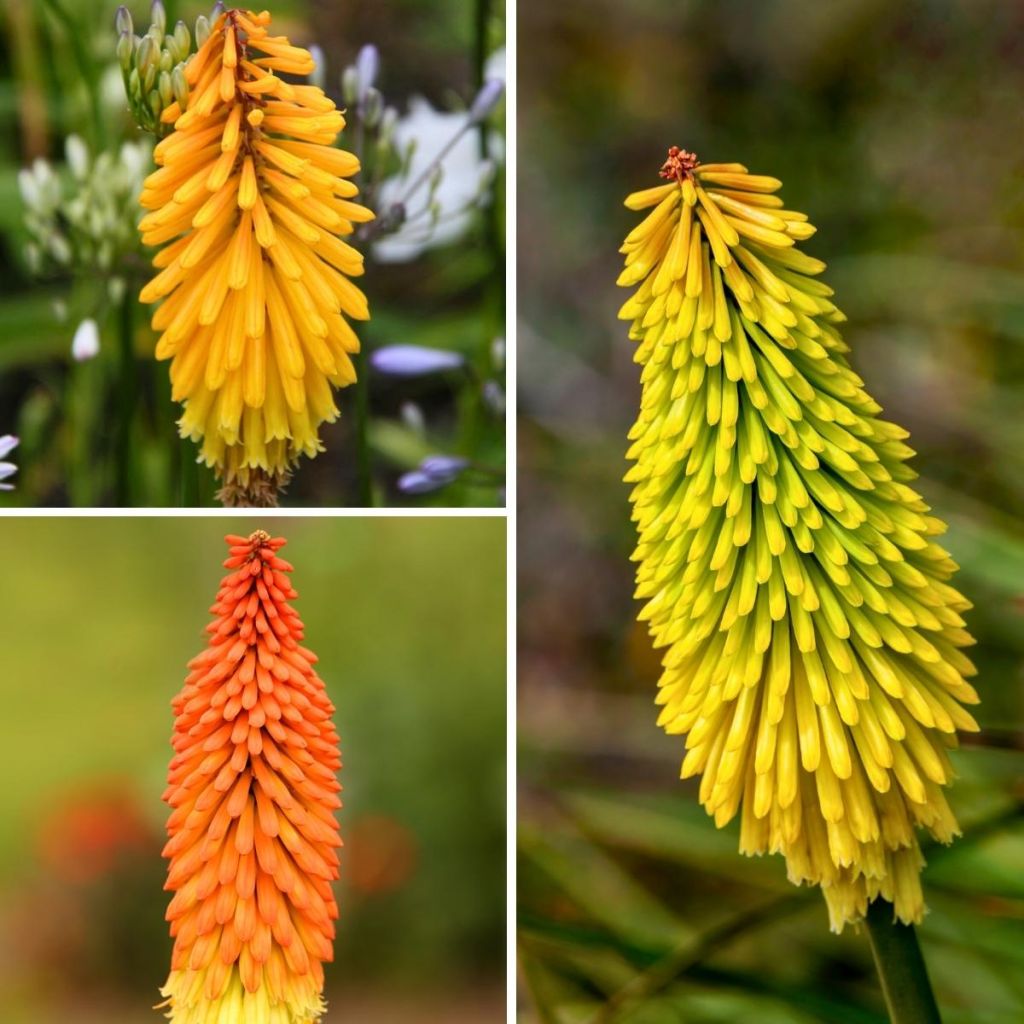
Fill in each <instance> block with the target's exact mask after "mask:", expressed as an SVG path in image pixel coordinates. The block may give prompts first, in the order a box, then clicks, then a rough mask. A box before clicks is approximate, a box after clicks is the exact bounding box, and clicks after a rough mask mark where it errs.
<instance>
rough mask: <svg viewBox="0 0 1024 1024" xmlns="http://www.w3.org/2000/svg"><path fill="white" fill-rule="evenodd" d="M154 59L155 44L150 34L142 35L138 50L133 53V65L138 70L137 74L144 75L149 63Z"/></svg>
mask: <svg viewBox="0 0 1024 1024" xmlns="http://www.w3.org/2000/svg"><path fill="white" fill-rule="evenodd" d="M155 59H156V46H155V44H154V43H153V37H152V36H148V35H147V36H143V37H142V42H141V43H139V49H138V52H137V53H136V55H135V66H136V67H137V68H138V70H139V75H140V76H142V75H145V73H146V71H147V69H148V68H149V66H150V64H152V63H153V61H154V60H155Z"/></svg>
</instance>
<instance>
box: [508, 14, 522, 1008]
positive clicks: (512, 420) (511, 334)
mask: <svg viewBox="0 0 1024 1024" xmlns="http://www.w3.org/2000/svg"><path fill="white" fill-rule="evenodd" d="M517 28H518V26H517V24H516V0H508V2H507V3H506V4H505V68H506V71H505V83H506V85H505V138H506V142H505V152H506V159H505V182H506V184H505V225H506V227H505V350H506V352H507V357H506V361H505V380H506V386H505V390H506V395H507V401H506V407H505V466H506V469H505V477H506V484H505V508H506V514H507V520H508V521H507V524H506V530H505V548H506V554H507V559H508V562H507V566H508V567H507V569H506V588H507V594H508V597H507V604H506V614H507V620H506V621H507V625H506V627H505V648H506V651H507V652H508V679H507V682H506V698H507V704H506V712H505V772H506V775H505V780H506V782H505V785H506V789H505V811H506V826H505V827H506V832H505V873H506V879H507V881H506V886H507V891H506V908H505V928H506V939H505V986H506V988H505V995H506V1005H507V1014H506V1018H507V1022H508V1024H514V1022H515V1020H516V989H517V985H516V978H517V975H516V877H517V876H516V820H517V813H516V810H517V809H516V780H517V762H516V733H517V730H516V652H517V643H516V527H517V522H518V516H517V512H516V503H517V492H518V473H517V470H518V467H517V463H516V451H517V447H516V398H517V394H518V389H517V388H516V380H517V376H516V363H517V356H518V347H519V346H518V343H517V340H516V339H517V335H516V311H517V308H518V306H517V302H516V269H517V267H516V251H517V249H516V242H517V234H518V231H517V228H518V221H517V219H516V188H517V182H518V176H517V174H516V164H517V160H518V139H517V131H516V129H517V119H516V113H517V108H518V95H517V77H518V76H517V72H518V60H517V43H518V40H517Z"/></svg>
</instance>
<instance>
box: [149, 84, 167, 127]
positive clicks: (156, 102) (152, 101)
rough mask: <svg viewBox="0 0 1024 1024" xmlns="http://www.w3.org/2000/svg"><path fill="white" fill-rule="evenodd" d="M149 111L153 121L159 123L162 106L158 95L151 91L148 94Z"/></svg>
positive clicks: (154, 90)
mask: <svg viewBox="0 0 1024 1024" xmlns="http://www.w3.org/2000/svg"><path fill="white" fill-rule="evenodd" d="M149 109H150V110H151V111H152V112H153V119H154V120H155V121H156V123H157V124H159V123H160V115H161V114H162V113H163V110H164V104H163V100H161V99H160V93H159V92H157V91H156V89H153V90H152V91H151V92H150V94H149Z"/></svg>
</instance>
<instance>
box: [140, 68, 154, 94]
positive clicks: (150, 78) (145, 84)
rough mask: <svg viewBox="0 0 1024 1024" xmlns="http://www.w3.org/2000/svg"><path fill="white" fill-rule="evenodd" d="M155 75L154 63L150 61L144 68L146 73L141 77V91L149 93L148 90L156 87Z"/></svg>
mask: <svg viewBox="0 0 1024 1024" xmlns="http://www.w3.org/2000/svg"><path fill="white" fill-rule="evenodd" d="M156 74H157V66H156V63H155V62H154V61H150V63H149V66H148V67H147V68H146V73H145V74H144V75H143V76H142V91H143V92H149V91H150V89H152V88H153V86H154V85H156Z"/></svg>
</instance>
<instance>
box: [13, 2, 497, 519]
mask: <svg viewBox="0 0 1024 1024" xmlns="http://www.w3.org/2000/svg"><path fill="white" fill-rule="evenodd" d="M117 6H118V5H117V3H116V2H115V0H38V2H34V3H23V2H21V0H3V2H2V3H0V28H2V31H0V324H2V325H3V326H2V329H0V436H3V435H7V434H11V435H15V436H17V437H19V438H20V445H19V447H18V448H17V450H16V451H15V452H14V454H13V455H12V456H11V461H12V462H13V463H14V464H16V465H17V466H18V472H17V474H16V475H15V476H13V477H12V478H10V479H9V480H8V482H9V483H13V484H14V485H15V490H14V491H13V492H12V493H11V494H7V495H4V496H3V497H2V499H0V502H2V504H3V505H8V506H9V505H23V506H35V505H65V504H72V505H134V506H176V505H210V504H213V503H214V502H215V499H214V495H215V492H216V489H217V488H216V484H215V482H214V479H213V475H212V473H211V472H210V471H209V470H207V469H206V468H205V467H200V466H196V465H195V454H196V447H195V445H194V444H192V443H191V442H185V441H180V440H179V439H178V436H177V429H176V426H175V423H176V420H177V418H178V416H179V415H180V411H181V410H180V406H178V405H177V403H172V402H171V400H170V385H169V381H168V364H167V363H157V362H156V361H155V360H154V359H153V348H154V345H155V340H156V339H155V336H154V334H153V332H152V331H151V330H150V328H149V319H150V315H151V312H152V310H151V308H149V307H143V306H142V305H141V304H140V303H138V302H137V301H136V297H137V295H138V292H139V289H140V288H141V286H142V284H143V283H144V282H145V281H146V280H148V277H149V276H150V275H151V273H152V271H151V269H150V267H149V262H150V259H151V258H152V253H151V252H148V251H147V250H145V249H144V248H143V247H142V246H141V243H140V242H139V240H138V232H137V231H136V229H135V225H136V224H137V222H138V220H139V219H140V216H141V211H140V209H139V207H138V203H137V197H138V192H139V188H140V186H141V182H142V179H143V178H144V177H145V175H146V174H147V173H148V172H149V170H150V169H151V168H152V158H151V149H152V141H153V140H152V136H150V135H148V134H146V133H143V132H141V131H139V129H137V128H136V127H135V125H134V122H133V121H132V120H131V117H130V115H129V112H128V105H127V102H126V100H125V94H124V86H123V83H122V76H121V69H120V67H119V66H118V62H117V58H116V56H115V44H116V42H117V38H118V37H117V33H116V32H115V28H114V15H115V11H116V9H117ZM127 7H128V8H129V9H130V11H131V14H132V16H133V20H134V30H135V34H137V35H144V34H145V33H146V32H147V29H148V28H149V25H150V22H151V16H150V3H149V0H133V2H130V3H128V4H127ZM164 8H165V9H166V13H167V26H168V30H170V31H173V27H174V25H175V22H176V19H179V18H180V19H183V20H184V22H185V23H186V26H187V27H188V28H189V30H190V31H192V30H193V29H194V25H195V19H196V17H197V15H199V14H201V13H205V14H209V13H210V4H209V3H196V2H193V0H165V3H164ZM270 10H271V13H272V15H273V17H274V28H275V30H276V31H278V32H280V33H283V34H285V35H287V36H289V37H290V38H291V40H292V41H293V42H294V43H295V44H296V45H302V46H311V45H316V46H318V47H319V48H320V59H321V69H322V70H321V77H322V81H321V84H322V86H323V88H324V89H325V90H326V91H327V93H328V94H329V95H330V96H331V97H332V98H333V99H334V100H335V101H336V102H337V103H338V104H339V106H344V103H343V98H342V89H341V76H342V73H343V70H344V69H345V67H346V66H348V65H351V64H352V63H353V62H354V61H355V59H356V56H357V54H358V52H359V50H360V49H361V48H362V47H363V46H364V45H367V44H373V45H374V46H376V48H377V52H378V55H379V70H378V72H377V75H376V78H375V86H376V88H377V89H378V90H379V91H380V93H381V94H382V103H381V104H380V106H379V107H378V109H377V116H378V118H379V120H378V123H377V124H376V125H375V126H373V125H369V124H368V125H367V126H366V130H363V128H362V127H359V126H357V122H360V124H361V121H360V118H358V117H356V115H355V114H352V116H351V117H350V127H349V129H348V130H346V131H345V132H343V133H342V135H341V137H340V140H339V143H340V145H342V146H343V147H345V148H347V149H350V150H352V149H356V150H360V151H361V152H362V155H363V157H364V168H366V170H365V171H364V174H363V176H362V179H357V181H358V183H359V185H360V188H361V189H362V190H363V191H364V193H365V191H366V186H367V185H368V183H370V182H368V181H367V180H366V179H367V176H369V177H370V178H371V179H372V185H371V196H374V197H375V202H377V203H378V208H379V210H380V211H382V212H383V210H385V209H387V208H389V207H390V206H391V205H392V204H393V203H395V202H397V201H399V200H400V199H402V198H403V194H404V193H405V192H406V189H407V188H410V187H411V186H412V184H413V183H414V182H415V180H416V179H417V178H419V177H421V176H422V174H423V173H424V172H425V171H427V169H428V167H429V165H430V164H431V163H432V162H433V161H434V159H435V158H436V157H437V156H438V155H439V154H440V151H441V150H442V149H443V148H444V147H445V146H446V145H447V144H448V143H449V142H450V141H451V140H452V139H453V138H454V136H455V135H456V134H457V133H459V141H458V142H457V144H456V145H454V146H453V147H452V148H451V149H450V151H448V153H447V155H446V156H445V157H444V159H443V160H442V161H441V168H442V170H441V173H440V174H439V175H438V176H436V178H435V177H432V176H430V175H427V179H426V181H425V183H424V185H423V187H421V188H419V189H418V190H417V191H416V193H415V196H414V198H412V199H410V200H409V201H408V203H407V204H406V214H407V218H406V220H405V222H404V223H403V224H402V225H401V226H398V227H397V229H396V230H394V231H392V233H391V234H390V236H389V237H386V238H385V237H380V236H379V235H378V236H377V241H376V242H375V243H374V244H373V245H371V244H370V243H369V241H367V242H366V243H365V244H364V243H362V242H359V243H357V244H358V245H359V247H360V249H362V250H363V251H364V253H366V255H367V273H366V276H365V277H363V278H362V279H361V280H360V286H361V287H363V288H364V289H365V291H366V292H367V295H368V297H369V301H370V308H371V315H372V318H373V319H372V320H371V321H370V323H368V324H365V325H359V332H358V333H359V335H360V338H361V339H362V342H363V351H364V356H363V358H362V366H361V373H360V383H359V384H358V385H355V386H353V387H350V388H347V389H345V390H344V391H342V392H340V393H339V394H338V396H337V402H338V405H339V408H340V410H341V416H340V418H339V420H338V421H337V422H335V423H334V424H331V425H326V426H324V427H323V428H322V431H321V438H322V440H323V442H324V444H325V446H326V449H327V450H326V451H325V452H324V453H322V454H321V455H319V456H318V457H317V458H316V459H314V460H312V461H310V460H303V462H302V464H301V466H300V469H299V471H298V472H297V473H296V476H295V478H294V480H293V482H292V484H291V486H290V488H289V490H288V494H287V496H286V498H285V501H284V503H285V504H293V505H317V506H334V505H369V504H378V505H379V504H415V505H428V506H430V505H442V506H457V505H469V506H489V505H502V504H504V492H503V484H504V450H505V444H504V433H505V431H504V423H505V393H504V389H505V374H504V341H503V337H502V336H503V334H504V322H505V321H504V280H505V253H504V245H505V229H504V208H505V202H504V194H505V192H504V176H503V171H502V168H503V163H504V104H503V101H499V102H498V104H497V105H496V106H492V108H491V109H490V112H489V113H488V114H487V116H486V117H485V118H484V119H483V120H482V122H481V123H479V124H473V125H471V126H469V127H467V117H468V114H467V111H468V108H469V107H470V104H471V103H472V101H473V99H474V97H475V96H476V95H477V94H478V92H479V90H480V89H481V87H482V85H483V83H484V82H485V81H487V80H489V79H493V78H498V79H504V74H505V71H504V36H505V33H504V0H472V2H463V0H388V2H387V3H384V4H380V3H378V4H373V3H362V4H337V3H333V2H330V0H276V2H275V3H273V4H272V5H270ZM364 67H365V65H364ZM382 112H383V117H381V115H382ZM382 124H387V125H388V129H387V131H388V134H389V136H390V138H391V140H392V143H393V145H392V146H391V147H390V148H389V149H388V150H386V151H384V150H381V151H380V152H386V153H387V155H386V156H384V157H381V158H380V159H378V156H379V155H380V152H378V150H377V148H376V142H377V141H378V140H379V138H380V136H381V133H382V127H381V125H382ZM19 171H21V172H22V173H21V175H20V180H19ZM378 227H379V225H378ZM377 230H378V228H374V231H377ZM394 345H402V346H418V347H421V348H425V349H427V350H428V353H427V354H428V356H429V354H430V353H432V352H438V351H440V353H441V355H440V358H434V359H433V360H431V359H430V358H427V359H426V360H424V359H423V358H422V356H421V358H420V359H419V361H415V362H413V363H411V364H410V363H409V361H408V359H407V360H406V361H405V362H404V363H402V362H401V361H400V363H399V365H397V366H396V365H395V364H394V361H392V362H390V363H383V362H382V363H381V366H380V368H378V367H377V366H376V365H375V364H374V365H371V363H372V360H373V354H374V353H375V352H377V351H379V350H381V349H385V348H388V347H390V346H394ZM363 401H365V403H366V405H365V409H366V415H367V418H368V428H367V429H366V430H365V431H360V430H359V429H358V427H357V424H358V422H359V416H360V412H359V410H360V409H361V408H363V406H362V405H361V404H360V403H362V402H363ZM363 436H365V437H366V441H365V443H363V442H362V441H361V438H362V437H363ZM363 451H365V452H366V453H367V455H368V460H369V469H368V472H363V471H362V470H361V469H360V466H361V465H362V463H361V459H360V455H361V453H362V452H363ZM0 455H2V453H0ZM431 456H435V457H436V456H443V457H445V458H446V459H447V460H448V461H446V462H444V463H443V464H442V469H443V472H437V471H436V470H437V464H436V462H435V463H433V464H428V467H429V466H431V465H432V466H433V467H434V470H435V472H433V474H432V475H430V474H428V475H429V477H430V478H429V479H426V480H425V479H424V478H423V477H422V476H419V477H417V476H413V477H412V479H411V480H410V481H408V483H407V485H406V486H399V482H400V481H401V479H402V476H403V474H405V473H410V472H413V473H414V472H415V471H416V470H417V467H419V466H420V464H421V462H422V461H423V460H424V459H426V458H429V457H431Z"/></svg>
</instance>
